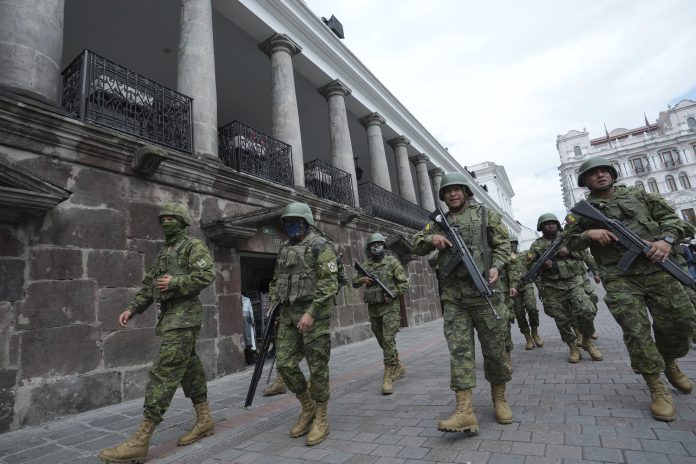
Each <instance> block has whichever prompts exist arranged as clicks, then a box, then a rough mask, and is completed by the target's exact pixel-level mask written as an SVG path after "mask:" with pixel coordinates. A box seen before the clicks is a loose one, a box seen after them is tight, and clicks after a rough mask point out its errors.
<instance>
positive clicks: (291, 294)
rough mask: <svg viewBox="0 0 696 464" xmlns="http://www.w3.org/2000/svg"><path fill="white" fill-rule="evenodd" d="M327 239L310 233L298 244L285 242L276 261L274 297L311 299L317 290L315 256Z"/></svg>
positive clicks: (298, 300)
mask: <svg viewBox="0 0 696 464" xmlns="http://www.w3.org/2000/svg"><path fill="white" fill-rule="evenodd" d="M326 243H327V240H326V239H325V238H324V237H322V236H321V235H317V234H314V233H312V234H310V235H309V236H308V237H307V238H305V239H304V240H303V241H301V242H300V243H298V244H295V245H291V244H286V245H285V246H284V247H283V248H282V249H281V250H280V253H279V255H278V262H277V263H276V273H277V277H276V297H277V298H278V299H279V300H281V301H289V302H290V303H291V304H293V303H295V302H305V301H311V300H312V296H313V295H314V294H315V293H316V291H317V280H318V277H317V270H316V264H317V258H318V256H319V253H321V250H322V248H323V247H324V245H325V244H326Z"/></svg>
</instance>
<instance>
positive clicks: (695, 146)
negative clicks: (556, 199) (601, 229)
mask: <svg viewBox="0 0 696 464" xmlns="http://www.w3.org/2000/svg"><path fill="white" fill-rule="evenodd" d="M556 149H557V150H558V155H559V156H560V158H561V165H560V167H559V168H558V170H559V172H560V177H561V187H562V189H563V202H564V203H565V206H566V208H568V209H570V208H571V207H572V206H573V205H574V204H575V203H576V202H578V201H579V200H582V199H583V198H585V196H586V194H587V189H585V188H581V187H578V184H577V177H578V168H579V167H580V165H581V164H582V162H583V161H585V160H587V159H588V158H592V157H595V156H603V157H605V158H608V159H609V160H611V162H612V164H613V165H614V167H615V168H616V171H617V172H618V173H619V182H620V183H622V184H625V185H629V186H637V187H640V188H642V189H644V190H646V191H648V192H654V193H660V194H662V195H663V196H664V197H665V198H666V199H667V200H668V201H669V202H670V204H672V206H674V208H675V209H676V210H677V212H678V213H679V215H680V216H681V217H682V219H684V220H687V221H689V222H691V223H694V224H696V213H695V210H696V189H695V188H694V187H696V102H694V101H691V100H682V101H680V102H679V103H678V104H677V105H676V106H674V107H671V106H668V107H667V111H662V112H660V114H659V116H658V118H657V121H656V122H655V123H649V122H648V118H647V116H646V117H645V125H644V126H641V127H637V128H635V129H623V128H619V129H614V130H612V131H607V132H606V133H605V135H604V136H602V137H599V138H594V139H590V136H589V133H588V132H587V131H586V130H585V129H583V130H582V131H577V130H571V131H569V132H568V133H567V134H565V135H558V137H557V139H556Z"/></svg>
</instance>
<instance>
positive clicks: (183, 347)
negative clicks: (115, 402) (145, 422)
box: [143, 329, 208, 424]
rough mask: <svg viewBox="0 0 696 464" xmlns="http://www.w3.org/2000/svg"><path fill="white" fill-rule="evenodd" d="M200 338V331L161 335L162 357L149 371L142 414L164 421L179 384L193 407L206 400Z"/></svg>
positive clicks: (176, 331)
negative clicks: (200, 355) (197, 344)
mask: <svg viewBox="0 0 696 464" xmlns="http://www.w3.org/2000/svg"><path fill="white" fill-rule="evenodd" d="M197 337H198V329H175V330H168V331H166V332H164V334H162V343H161V345H160V350H159V354H158V355H157V359H156V360H155V363H154V364H153V366H152V368H150V372H149V376H150V381H149V382H148V383H147V388H146V389H145V404H144V406H143V407H144V409H145V411H144V413H143V415H144V416H145V417H147V418H148V419H150V420H152V421H153V422H155V423H158V424H159V423H160V422H162V417H163V416H164V413H165V412H167V409H169V405H170V404H171V402H172V398H173V397H174V393H175V392H176V389H177V387H178V386H179V384H181V387H182V388H183V390H184V394H185V395H186V397H188V398H191V401H193V404H199V403H203V402H205V401H207V399H208V386H207V384H206V380H205V372H204V371H203V364H202V363H201V360H200V358H199V357H198V355H197V354H196V338H197Z"/></svg>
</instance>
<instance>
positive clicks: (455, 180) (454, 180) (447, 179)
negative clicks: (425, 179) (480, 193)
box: [438, 172, 474, 201]
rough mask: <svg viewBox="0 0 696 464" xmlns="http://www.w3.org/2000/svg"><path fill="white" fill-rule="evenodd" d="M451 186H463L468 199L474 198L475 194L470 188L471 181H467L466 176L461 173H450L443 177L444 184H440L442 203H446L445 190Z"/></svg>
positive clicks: (439, 193)
mask: <svg viewBox="0 0 696 464" xmlns="http://www.w3.org/2000/svg"><path fill="white" fill-rule="evenodd" d="M450 185H461V186H462V189H463V190H464V194H465V195H466V196H467V197H473V196H474V192H472V191H471V187H469V179H467V178H466V176H465V175H464V174H462V173H461V172H448V173H447V174H445V175H444V176H442V182H440V191H439V192H438V195H439V196H440V201H445V198H444V191H445V188H447V187H449V186H450Z"/></svg>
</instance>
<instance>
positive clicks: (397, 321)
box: [368, 300, 401, 366]
mask: <svg viewBox="0 0 696 464" xmlns="http://www.w3.org/2000/svg"><path fill="white" fill-rule="evenodd" d="M368 314H369V315H370V328H371V329H372V333H373V334H375V338H376V339H377V343H379V347H380V348H382V353H383V356H384V365H385V366H395V365H396V359H397V357H398V356H399V353H398V351H397V350H396V333H397V332H398V331H399V326H400V325H401V314H400V313H399V301H398V300H397V301H395V302H393V303H391V304H389V305H369V306H368Z"/></svg>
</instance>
